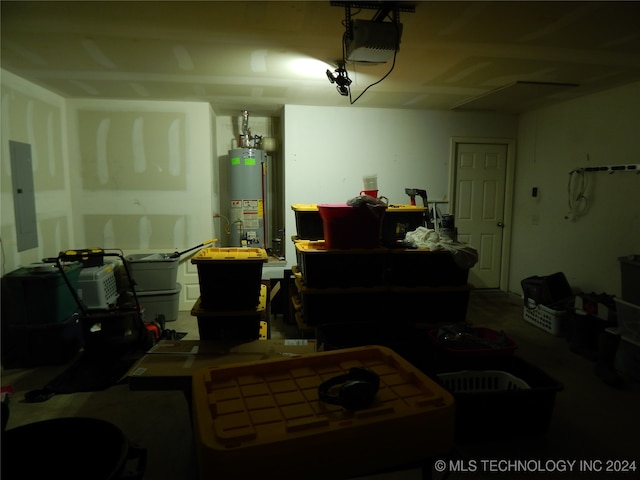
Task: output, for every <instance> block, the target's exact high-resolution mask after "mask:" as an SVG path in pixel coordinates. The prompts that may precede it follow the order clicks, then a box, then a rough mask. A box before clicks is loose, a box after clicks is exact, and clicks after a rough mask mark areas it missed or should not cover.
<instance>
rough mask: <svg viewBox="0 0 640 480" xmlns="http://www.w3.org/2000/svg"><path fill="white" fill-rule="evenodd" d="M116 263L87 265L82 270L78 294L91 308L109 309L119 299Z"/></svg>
mask: <svg viewBox="0 0 640 480" xmlns="http://www.w3.org/2000/svg"><path fill="white" fill-rule="evenodd" d="M114 268H115V264H112V263H106V264H104V265H102V266H100V267H86V268H83V269H82V270H81V271H80V279H79V280H78V296H79V297H80V298H81V299H82V301H83V303H84V304H85V306H86V307H87V308H89V309H100V310H102V309H107V308H109V307H111V306H114V305H115V304H116V302H117V301H118V296H119V294H118V285H117V283H116V276H115V274H114Z"/></svg>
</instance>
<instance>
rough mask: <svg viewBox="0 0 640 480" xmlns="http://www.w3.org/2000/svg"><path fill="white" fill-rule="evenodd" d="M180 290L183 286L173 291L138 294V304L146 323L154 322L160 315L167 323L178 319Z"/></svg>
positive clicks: (178, 285)
mask: <svg viewBox="0 0 640 480" xmlns="http://www.w3.org/2000/svg"><path fill="white" fill-rule="evenodd" d="M180 290H182V285H181V284H179V283H178V284H177V285H176V288H174V289H172V290H158V291H155V292H138V291H136V296H137V297H138V303H139V304H140V308H141V309H142V317H143V318H144V321H145V322H153V321H154V320H156V319H157V318H158V317H159V316H160V315H164V320H165V321H166V322H172V321H174V320H177V319H178V307H179V305H180Z"/></svg>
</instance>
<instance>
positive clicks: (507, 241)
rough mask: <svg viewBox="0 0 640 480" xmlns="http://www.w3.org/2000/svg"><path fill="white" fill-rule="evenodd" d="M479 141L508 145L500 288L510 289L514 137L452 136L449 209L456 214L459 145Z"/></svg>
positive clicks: (478, 142)
mask: <svg viewBox="0 0 640 480" xmlns="http://www.w3.org/2000/svg"><path fill="white" fill-rule="evenodd" d="M464 143H477V144H486V145H505V146H506V147H507V158H506V165H505V167H506V172H505V179H504V219H503V220H502V221H503V223H504V228H503V229H502V254H501V258H500V286H499V288H500V290H502V291H504V292H507V291H508V290H509V258H510V256H511V233H512V226H511V218H512V214H513V189H514V183H515V163H516V162H515V160H516V141H515V139H513V138H492V137H451V143H450V150H449V198H450V200H449V211H450V213H452V214H454V215H455V213H456V212H455V209H456V173H457V168H456V166H457V161H456V160H457V153H458V145H460V144H464Z"/></svg>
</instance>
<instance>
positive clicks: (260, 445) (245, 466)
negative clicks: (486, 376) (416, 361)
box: [193, 346, 455, 480]
mask: <svg viewBox="0 0 640 480" xmlns="http://www.w3.org/2000/svg"><path fill="white" fill-rule="evenodd" d="M353 367H367V368H369V369H370V370H373V371H374V372H375V373H376V374H377V375H378V376H379V378H380V388H379V390H378V392H377V394H376V396H375V398H374V401H373V403H372V404H371V405H369V406H368V407H365V408H364V409H361V410H346V409H344V408H343V407H342V406H340V405H332V404H328V403H324V402H322V401H321V400H320V399H319V396H318V387H319V386H320V384H321V383H323V382H324V381H326V380H328V379H330V378H332V377H334V376H338V375H343V374H345V373H346V372H348V371H349V370H350V369H351V368H353ZM193 412H194V413H193V415H194V429H195V435H196V449H197V456H198V463H199V475H200V478H201V479H209V478H224V479H225V480H234V479H247V478H261V477H263V476H265V475H267V476H268V477H269V478H278V479H280V480H287V479H295V480H298V479H300V478H304V479H305V480H307V479H327V478H350V477H355V476H359V475H365V474H369V473H373V472H377V471H380V470H383V469H389V468H395V467H400V468H401V467H402V466H405V465H410V464H414V463H417V462H420V461H423V460H427V459H428V458H430V457H433V456H439V455H444V454H446V453H448V452H450V451H451V449H452V448H453V438H454V418H455V414H454V400H453V396H452V395H451V394H450V393H449V392H447V391H446V390H445V389H444V388H442V387H441V386H440V385H438V384H437V383H436V382H435V381H433V380H431V379H430V378H429V377H427V376H426V375H425V374H424V373H422V372H421V371H420V370H418V369H417V368H416V367H414V366H413V365H411V364H410V363H409V362H408V361H406V360H405V359H404V358H402V357H400V356H399V355H398V354H396V353H395V352H393V351H392V350H391V349H388V348H386V347H381V346H367V347H357V348H348V349H343V350H336V351H331V352H320V353H311V354H307V355H302V356H299V357H289V358H283V359H278V358H276V359H267V360H263V361H259V362H247V363H242V364H235V365H226V366H223V365H221V366H219V367H215V366H212V367H207V368H204V369H202V370H199V371H198V372H196V374H195V375H194V377H193ZM374 452H381V453H382V454H377V453H374Z"/></svg>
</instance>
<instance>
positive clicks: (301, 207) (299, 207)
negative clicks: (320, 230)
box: [291, 203, 318, 212]
mask: <svg viewBox="0 0 640 480" xmlns="http://www.w3.org/2000/svg"><path fill="white" fill-rule="evenodd" d="M291 210H294V211H296V212H317V211H318V204H317V203H294V204H293V205H291Z"/></svg>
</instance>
